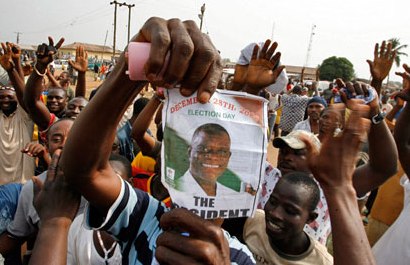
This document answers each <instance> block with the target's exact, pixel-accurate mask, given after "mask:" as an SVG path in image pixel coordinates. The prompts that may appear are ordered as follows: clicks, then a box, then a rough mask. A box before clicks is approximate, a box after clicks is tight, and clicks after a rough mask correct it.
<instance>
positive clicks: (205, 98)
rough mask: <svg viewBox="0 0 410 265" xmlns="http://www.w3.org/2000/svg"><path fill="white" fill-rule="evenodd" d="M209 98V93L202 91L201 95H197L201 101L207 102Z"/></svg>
mask: <svg viewBox="0 0 410 265" xmlns="http://www.w3.org/2000/svg"><path fill="white" fill-rule="evenodd" d="M210 98H211V93H209V92H207V91H204V92H202V93H201V95H199V97H198V100H199V102H201V103H207V102H208V101H209V99H210Z"/></svg>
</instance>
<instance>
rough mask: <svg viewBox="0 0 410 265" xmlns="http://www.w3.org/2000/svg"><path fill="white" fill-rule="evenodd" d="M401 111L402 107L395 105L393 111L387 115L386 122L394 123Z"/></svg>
mask: <svg viewBox="0 0 410 265" xmlns="http://www.w3.org/2000/svg"><path fill="white" fill-rule="evenodd" d="M400 110H401V107H398V106H397V105H395V106H394V107H393V108H392V109H391V111H389V113H387V115H386V120H389V121H391V122H392V121H393V120H394V118H395V117H396V114H397V113H398V112H399V111H400Z"/></svg>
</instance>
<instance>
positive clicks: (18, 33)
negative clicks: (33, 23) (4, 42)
mask: <svg viewBox="0 0 410 265" xmlns="http://www.w3.org/2000/svg"><path fill="white" fill-rule="evenodd" d="M14 33H16V34H17V40H16V43H17V44H19V43H20V34H23V33H22V32H18V31H17V32H14Z"/></svg>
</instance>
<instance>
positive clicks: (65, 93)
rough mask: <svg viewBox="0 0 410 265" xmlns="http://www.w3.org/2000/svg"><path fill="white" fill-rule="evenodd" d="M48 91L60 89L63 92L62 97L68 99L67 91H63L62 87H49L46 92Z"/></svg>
mask: <svg viewBox="0 0 410 265" xmlns="http://www.w3.org/2000/svg"><path fill="white" fill-rule="evenodd" d="M50 89H60V90H62V91H64V96H65V97H66V98H68V94H67V90H66V89H64V88H62V87H58V86H53V87H49V88H48V90H50Z"/></svg>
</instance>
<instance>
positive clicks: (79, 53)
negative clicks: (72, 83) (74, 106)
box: [68, 45, 88, 98]
mask: <svg viewBox="0 0 410 265" xmlns="http://www.w3.org/2000/svg"><path fill="white" fill-rule="evenodd" d="M68 63H69V64H70V65H71V67H73V68H74V69H75V70H77V72H78V80H77V85H76V87H75V96H76V97H83V98H85V92H86V82H85V74H86V72H87V67H88V54H87V51H85V50H84V46H82V45H79V46H78V47H77V49H76V52H75V61H72V60H69V61H68Z"/></svg>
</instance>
